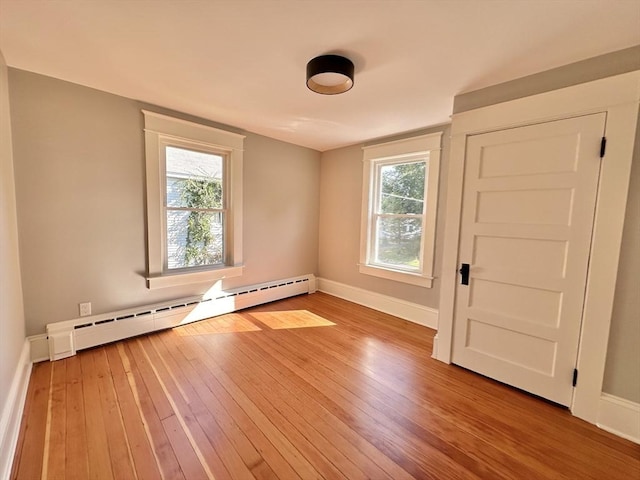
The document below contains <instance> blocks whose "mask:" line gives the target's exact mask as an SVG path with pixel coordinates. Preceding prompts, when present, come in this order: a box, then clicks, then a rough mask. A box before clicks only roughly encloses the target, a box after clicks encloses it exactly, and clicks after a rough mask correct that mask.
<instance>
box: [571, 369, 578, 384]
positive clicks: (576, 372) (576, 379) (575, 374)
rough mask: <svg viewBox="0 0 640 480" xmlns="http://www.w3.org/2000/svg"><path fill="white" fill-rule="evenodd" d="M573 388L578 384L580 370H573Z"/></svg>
mask: <svg viewBox="0 0 640 480" xmlns="http://www.w3.org/2000/svg"><path fill="white" fill-rule="evenodd" d="M572 384H573V386H574V387H575V386H576V385H577V384H578V369H577V368H574V369H573V382H572Z"/></svg>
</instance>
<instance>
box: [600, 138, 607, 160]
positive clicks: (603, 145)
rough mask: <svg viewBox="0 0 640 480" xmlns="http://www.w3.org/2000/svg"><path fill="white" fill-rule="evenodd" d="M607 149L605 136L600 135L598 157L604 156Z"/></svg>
mask: <svg viewBox="0 0 640 480" xmlns="http://www.w3.org/2000/svg"><path fill="white" fill-rule="evenodd" d="M606 149H607V137H602V140H600V158H603V157H604V152H605V150H606Z"/></svg>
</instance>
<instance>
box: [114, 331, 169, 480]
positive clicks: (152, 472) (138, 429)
mask: <svg viewBox="0 0 640 480" xmlns="http://www.w3.org/2000/svg"><path fill="white" fill-rule="evenodd" d="M104 350H105V355H106V357H107V362H108V366H109V371H110V372H111V380H112V382H113V389H114V394H115V397H116V401H117V403H118V407H119V409H120V413H121V415H122V421H123V424H124V436H125V437H126V439H127V441H128V443H129V446H130V449H131V460H132V462H133V468H134V469H135V472H136V477H137V478H138V479H140V480H152V479H157V478H160V477H161V473H160V469H159V467H158V462H157V461H156V458H155V455H154V451H153V447H152V443H151V441H150V440H149V438H148V433H147V429H146V428H145V420H144V417H143V415H142V412H141V410H140V408H139V403H138V402H137V401H136V398H135V395H134V393H133V392H132V390H131V385H130V383H129V380H128V378H127V372H125V369H124V366H123V364H122V358H121V356H120V354H119V352H118V348H117V347H116V345H115V344H111V345H108V346H106V347H105V349H104Z"/></svg>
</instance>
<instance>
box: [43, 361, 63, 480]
mask: <svg viewBox="0 0 640 480" xmlns="http://www.w3.org/2000/svg"><path fill="white" fill-rule="evenodd" d="M52 368H53V381H52V382H51V388H52V389H53V391H52V392H51V411H52V412H60V413H59V414H58V415H52V418H51V422H50V434H49V449H48V450H49V456H48V461H47V477H48V478H64V477H65V475H66V457H67V449H66V444H67V428H66V427H67V410H66V404H67V364H66V363H65V362H54V363H53V364H52Z"/></svg>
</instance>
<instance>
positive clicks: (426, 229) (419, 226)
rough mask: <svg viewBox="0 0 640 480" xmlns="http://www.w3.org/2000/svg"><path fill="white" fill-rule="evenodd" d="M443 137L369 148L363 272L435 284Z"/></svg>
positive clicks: (362, 228)
mask: <svg viewBox="0 0 640 480" xmlns="http://www.w3.org/2000/svg"><path fill="white" fill-rule="evenodd" d="M440 139H441V134H440V133H437V134H431V135H423V136H420V137H413V138H410V139H406V140H399V141H395V142H388V143H382V144H378V145H373V146H370V147H365V148H364V172H363V178H364V192H363V205H362V225H361V242H360V243H361V247H360V273H364V274H367V275H374V276H377V277H382V278H387V279H390V280H396V281H400V282H405V283H410V284H414V285H420V286H423V287H431V286H432V282H433V251H434V243H435V219H436V208H437V199H438V174H439V166H440V165H439V164H440Z"/></svg>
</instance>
